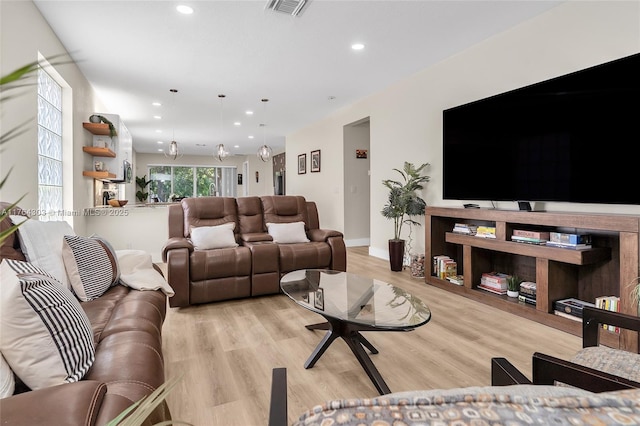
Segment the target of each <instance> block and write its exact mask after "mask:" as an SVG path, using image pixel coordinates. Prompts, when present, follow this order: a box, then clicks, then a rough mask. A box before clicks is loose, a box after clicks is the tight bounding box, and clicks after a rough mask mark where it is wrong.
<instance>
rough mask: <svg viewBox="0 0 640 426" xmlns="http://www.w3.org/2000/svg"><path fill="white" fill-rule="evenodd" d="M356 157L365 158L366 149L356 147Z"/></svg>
mask: <svg viewBox="0 0 640 426" xmlns="http://www.w3.org/2000/svg"><path fill="white" fill-rule="evenodd" d="M356 158H367V150H366V149H356Z"/></svg>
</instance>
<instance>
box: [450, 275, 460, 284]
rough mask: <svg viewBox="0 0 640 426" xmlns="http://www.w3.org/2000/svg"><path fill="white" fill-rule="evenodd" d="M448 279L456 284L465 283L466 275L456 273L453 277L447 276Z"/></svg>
mask: <svg viewBox="0 0 640 426" xmlns="http://www.w3.org/2000/svg"><path fill="white" fill-rule="evenodd" d="M447 281H449V282H451V283H453V284H455V285H464V276H462V275H456V276H452V277H447Z"/></svg>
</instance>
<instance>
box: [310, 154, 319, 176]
mask: <svg viewBox="0 0 640 426" xmlns="http://www.w3.org/2000/svg"><path fill="white" fill-rule="evenodd" d="M319 171H320V150H319V149H317V150H315V151H311V173H316V172H319Z"/></svg>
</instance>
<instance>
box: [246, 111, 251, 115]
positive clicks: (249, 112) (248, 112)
mask: <svg viewBox="0 0 640 426" xmlns="http://www.w3.org/2000/svg"><path fill="white" fill-rule="evenodd" d="M245 114H247V115H253V111H247V112H245Z"/></svg>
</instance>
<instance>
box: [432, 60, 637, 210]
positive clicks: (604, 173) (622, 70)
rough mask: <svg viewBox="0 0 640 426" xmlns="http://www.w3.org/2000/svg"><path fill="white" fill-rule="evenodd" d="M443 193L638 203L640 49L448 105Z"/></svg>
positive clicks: (474, 197) (463, 196)
mask: <svg viewBox="0 0 640 426" xmlns="http://www.w3.org/2000/svg"><path fill="white" fill-rule="evenodd" d="M443 135H444V138H443V141H444V143H443V152H444V157H443V197H444V199H455V200H488V201H557V202H575V203H604V204H640V188H638V187H637V186H636V185H637V183H639V182H640V179H638V176H639V174H640V166H639V162H640V156H638V155H636V154H635V149H636V147H638V146H640V54H636V55H632V56H629V57H625V58H622V59H618V60H615V61H612V62H608V63H605V64H602V65H597V66H594V67H591V68H588V69H585V70H582V71H578V72H575V73H571V74H567V75H564V76H561V77H557V78H554V79H551V80H547V81H543V82H541V83H536V84H533V85H531V86H526V87H523V88H520V89H516V90H513V91H510V92H506V93H502V94H499V95H496V96H492V97H490V98H486V99H482V100H479V101H475V102H471V103H468V104H465V105H460V106H457V107H454V108H450V109H447V110H444V111H443Z"/></svg>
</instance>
